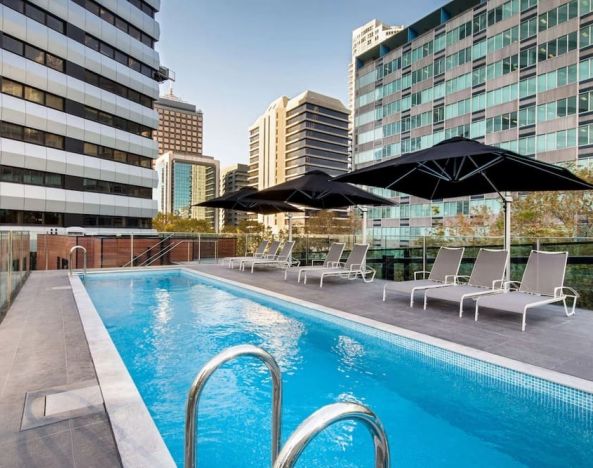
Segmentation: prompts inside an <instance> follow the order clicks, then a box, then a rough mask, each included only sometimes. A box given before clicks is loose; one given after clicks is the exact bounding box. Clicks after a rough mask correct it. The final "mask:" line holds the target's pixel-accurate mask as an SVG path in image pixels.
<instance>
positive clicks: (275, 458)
mask: <svg viewBox="0 0 593 468" xmlns="http://www.w3.org/2000/svg"><path fill="white" fill-rule="evenodd" d="M241 356H251V357H256V358H258V359H260V360H261V361H263V363H264V364H265V365H266V367H267V368H268V370H269V371H270V374H271V375H272V388H273V395H272V467H273V468H292V467H294V465H295V464H296V462H297V461H298V458H299V457H300V455H301V453H302V452H303V450H304V449H305V448H306V447H307V445H308V444H309V443H310V442H311V441H312V440H313V439H314V438H315V436H316V435H317V434H319V433H320V432H321V431H323V430H325V429H326V428H327V427H329V426H331V425H332V424H334V423H336V422H339V421H343V420H347V419H350V420H355V421H360V422H362V423H363V424H364V425H365V426H366V427H367V429H368V430H369V432H370V433H371V435H372V437H373V443H374V447H375V468H388V467H389V443H388V442H387V435H386V434H385V429H384V428H383V425H382V424H381V421H380V420H379V418H378V417H377V415H376V414H375V413H374V412H373V411H372V410H370V409H369V408H367V407H366V406H363V405H360V404H358V403H348V402H343V403H342V402H340V403H333V404H330V405H326V406H324V407H322V408H320V409H319V410H317V411H315V412H314V413H313V414H311V415H310V416H309V417H308V418H307V419H305V420H304V421H303V422H302V423H301V424H300V425H299V426H298V427H297V428H296V430H295V431H294V432H293V433H292V434H291V436H290V437H289V438H288V440H287V441H286V444H285V445H284V447H283V448H282V450H280V443H281V433H280V431H281V424H282V376H281V372H280V367H279V366H278V364H277V362H276V360H275V359H274V357H273V356H272V355H271V354H269V353H268V352H267V351H264V350H263V349H261V348H258V347H257V346H253V345H250V344H245V345H239V346H233V347H232V348H228V349H226V350H224V351H222V352H221V353H219V354H218V355H216V356H214V357H213V358H212V359H211V360H210V361H208V362H207V363H206V365H205V366H204V367H203V368H202V369H201V370H200V372H198V375H197V376H196V377H195V379H194V381H193V383H192V385H191V387H190V390H189V394H188V397H187V406H186V416H185V453H184V466H185V468H194V467H195V466H196V456H197V449H196V432H197V420H198V416H197V408H198V405H199V399H200V396H201V394H202V390H203V389H204V386H205V385H206V383H207V382H208V380H209V379H210V377H211V376H212V374H213V373H214V372H215V371H216V370H217V369H218V368H219V367H220V366H222V365H223V364H225V363H227V362H229V361H232V360H233V359H236V358H238V357H241Z"/></svg>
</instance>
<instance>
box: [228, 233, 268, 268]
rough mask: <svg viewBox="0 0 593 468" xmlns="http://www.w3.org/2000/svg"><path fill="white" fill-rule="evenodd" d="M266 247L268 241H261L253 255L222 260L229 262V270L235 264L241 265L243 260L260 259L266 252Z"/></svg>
mask: <svg viewBox="0 0 593 468" xmlns="http://www.w3.org/2000/svg"><path fill="white" fill-rule="evenodd" d="M267 246H268V241H267V240H263V241H261V242H260V243H259V245H258V246H257V249H255V252H254V253H253V255H245V256H243V257H227V258H225V259H224V261H227V262H229V268H231V269H232V268H233V265H234V264H235V263H237V264H239V265H240V264H241V260H245V259H250V258H261V257H263V256H264V252H265V251H266V247H267Z"/></svg>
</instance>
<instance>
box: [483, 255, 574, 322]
mask: <svg viewBox="0 0 593 468" xmlns="http://www.w3.org/2000/svg"><path fill="white" fill-rule="evenodd" d="M567 259H568V252H542V251H538V250H532V251H531V253H530V254H529V259H528V260H527V265H526V266H525V271H524V272H523V278H522V280H521V282H518V281H508V282H506V283H504V287H503V288H502V289H500V290H499V291H498V293H496V294H489V295H485V296H479V297H477V298H476V315H475V320H476V321H477V320H478V315H479V310H480V308H485V307H487V308H489V309H497V310H504V311H508V312H515V313H518V314H521V315H522V316H523V319H522V322H521V330H522V331H525V323H526V320H527V309H532V308H534V307H538V306H541V305H546V304H553V303H555V302H561V303H562V304H563V306H564V313H565V314H566V316H567V317H569V316H571V315H574V313H575V307H576V302H577V299H578V297H579V295H578V293H577V292H576V291H575V290H574V289H572V288H569V287H567V286H564V275H565V273H566V261H567ZM567 293H568V294H567ZM569 298H570V299H572V306H571V307H570V308H569V306H568V305H567V303H566V300H567V299H569Z"/></svg>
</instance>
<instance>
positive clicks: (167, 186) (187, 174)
mask: <svg viewBox="0 0 593 468" xmlns="http://www.w3.org/2000/svg"><path fill="white" fill-rule="evenodd" d="M155 170H156V171H157V174H158V186H157V188H156V190H155V193H154V198H155V199H156V200H157V202H158V209H159V212H161V213H173V214H176V215H179V216H182V217H186V218H193V219H205V220H207V221H208V222H210V224H211V226H212V228H213V229H214V230H218V210H216V209H214V208H202V207H196V206H193V205H194V204H196V203H200V202H202V201H206V200H210V199H212V198H215V197H217V196H218V183H219V173H220V163H219V161H218V160H217V159H214V158H213V157H211V156H204V155H195V154H185V153H174V152H172V151H167V152H166V153H164V154H162V155H161V156H159V158H158V159H157V160H156V163H155Z"/></svg>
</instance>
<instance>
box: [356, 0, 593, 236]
mask: <svg viewBox="0 0 593 468" xmlns="http://www.w3.org/2000/svg"><path fill="white" fill-rule="evenodd" d="M592 33H593V2H591V1H578V0H572V1H568V2H567V1H539V2H538V1H537V0H508V1H502V0H491V1H487V2H486V1H480V0H455V1H451V2H449V3H447V4H445V5H444V6H443V7H442V8H439V9H438V10H436V11H434V12H432V13H430V14H429V15H427V16H426V17H424V18H422V19H420V20H419V21H417V22H416V23H414V24H412V25H410V26H408V27H406V28H405V29H404V30H402V31H401V32H399V33H397V34H395V35H393V36H391V37H389V38H387V39H385V40H384V41H382V42H381V43H380V44H377V45H376V46H374V47H372V48H370V49H369V50H367V51H366V52H364V53H362V54H360V55H359V56H358V58H357V63H356V79H355V90H356V99H355V112H354V141H353V147H354V154H353V165H354V167H355V168H360V167H363V166H366V165H369V164H375V163H377V162H378V161H381V160H385V159H388V158H394V157H398V156H399V155H401V154H403V153H407V152H411V151H414V150H418V149H421V148H427V147H430V146H432V145H434V144H436V143H438V142H440V141H442V140H444V139H446V138H450V137H453V136H457V135H461V136H465V137H470V138H475V139H477V140H479V141H482V142H485V143H488V144H491V145H496V146H501V147H504V148H509V149H512V150H514V151H517V152H519V153H521V154H523V155H525V156H526V157H535V158H538V159H542V160H544V161H548V162H552V163H566V162H570V163H576V164H587V163H588V161H591V160H592V157H593V39H592V38H593V34H592ZM395 198H396V199H397V200H398V201H399V205H398V206H394V207H390V208H375V209H372V210H371V211H370V216H369V218H370V220H369V221H370V224H371V227H372V229H371V232H372V233H373V234H375V237H376V238H380V237H383V236H397V237H401V238H410V237H414V236H418V235H423V234H426V233H429V232H430V230H431V229H432V228H433V227H436V226H439V225H440V224H441V223H443V219H444V218H447V217H453V216H456V215H457V214H460V213H463V214H471V212H472V210H473V209H474V208H478V207H481V206H487V207H490V208H491V209H492V210H493V211H494V212H496V211H497V210H499V209H500V204H499V201H498V199H497V196H496V195H494V196H492V197H491V196H475V197H471V198H469V197H467V198H458V199H451V200H442V201H433V202H429V201H426V200H420V199H415V198H414V197H408V196H406V195H405V194H395Z"/></svg>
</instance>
